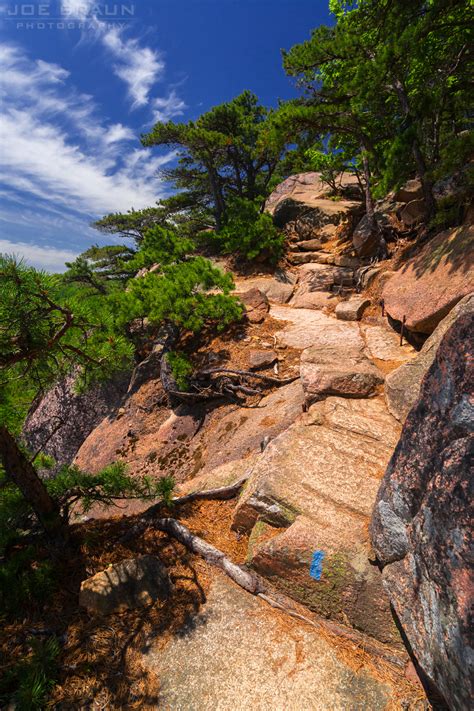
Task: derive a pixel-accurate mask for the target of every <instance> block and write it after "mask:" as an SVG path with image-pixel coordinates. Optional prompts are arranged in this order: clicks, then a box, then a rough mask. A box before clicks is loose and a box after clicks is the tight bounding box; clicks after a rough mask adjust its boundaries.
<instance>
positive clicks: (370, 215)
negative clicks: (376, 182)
mask: <svg viewBox="0 0 474 711" xmlns="http://www.w3.org/2000/svg"><path fill="white" fill-rule="evenodd" d="M361 149H362V165H363V167H364V195H365V211H366V215H367V222H368V223H369V227H370V229H371V230H373V231H374V232H376V231H377V222H376V220H375V209H374V199H373V197H372V189H371V185H370V166H369V159H368V157H367V150H366V148H365V146H361Z"/></svg>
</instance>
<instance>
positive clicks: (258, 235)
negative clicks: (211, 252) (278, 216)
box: [215, 198, 285, 262]
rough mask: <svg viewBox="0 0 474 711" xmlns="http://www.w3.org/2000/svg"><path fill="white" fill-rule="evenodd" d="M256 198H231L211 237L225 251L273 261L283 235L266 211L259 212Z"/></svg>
mask: <svg viewBox="0 0 474 711" xmlns="http://www.w3.org/2000/svg"><path fill="white" fill-rule="evenodd" d="M260 204H261V201H260V200H247V199H244V198H238V199H235V200H234V201H233V203H232V205H231V206H230V208H229V210H228V212H227V215H226V219H225V223H224V226H223V227H222V228H221V230H220V231H219V232H218V233H217V234H216V236H215V240H216V242H217V244H218V246H219V248H220V250H221V251H222V252H224V253H225V254H236V255H238V256H240V257H244V259H248V260H250V261H251V260H253V259H256V258H257V257H260V256H266V257H267V258H268V259H269V261H271V262H277V261H278V259H279V258H280V257H281V255H282V253H283V246H284V242H285V238H284V236H283V234H282V233H281V232H279V230H277V228H276V227H275V225H274V224H273V220H272V218H271V216H270V215H268V214H267V213H265V212H261V209H260Z"/></svg>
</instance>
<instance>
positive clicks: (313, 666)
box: [145, 576, 393, 711]
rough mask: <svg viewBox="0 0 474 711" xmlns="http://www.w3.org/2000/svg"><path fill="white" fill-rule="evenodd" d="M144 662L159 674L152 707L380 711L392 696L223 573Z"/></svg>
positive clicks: (315, 634) (313, 632) (326, 644)
mask: <svg viewBox="0 0 474 711" xmlns="http://www.w3.org/2000/svg"><path fill="white" fill-rule="evenodd" d="M158 641H159V640H158ZM145 664H146V666H147V667H148V668H149V669H150V670H152V671H153V672H155V673H156V674H157V675H158V677H159V679H160V698H159V702H160V703H159V707H160V708H163V709H176V711H178V710H179V709H182V710H183V711H184V710H185V709H186V711H204V709H216V710H218V709H219V710H222V711H225V710H227V709H235V710H236V711H247V710H248V709H254V711H268V709H275V710H277V709H291V710H292V711H307V710H308V709H313V710H314V711H326V710H327V709H334V710H336V709H341V710H342V709H351V711H365V709H371V711H383V710H384V709H386V708H387V704H388V703H389V700H390V698H391V696H392V694H393V689H392V688H390V686H387V684H385V683H382V682H380V681H378V680H377V679H376V677H375V676H374V675H373V673H372V672H371V670H370V668H369V667H364V666H362V668H361V665H360V660H358V663H357V665H356V666H353V665H352V664H351V659H350V656H349V657H347V656H346V657H344V658H341V656H340V655H338V652H337V649H336V647H335V646H334V645H333V644H332V643H331V642H330V641H328V640H326V639H325V638H324V637H322V636H321V635H320V634H319V633H318V631H317V630H316V629H313V628H311V627H310V626H308V625H303V624H301V623H299V622H297V621H295V620H291V619H290V618H288V617H282V615H281V614H280V613H278V612H276V611H275V610H272V609H271V608H270V607H269V606H268V605H266V604H265V603H264V602H262V601H261V600H259V599H258V598H255V597H253V596H251V595H249V594H248V593H245V592H244V591H243V590H241V589H240V588H238V587H237V586H235V585H234V584H233V583H232V582H230V581H229V580H228V579H226V578H224V577H223V576H218V577H216V578H215V580H214V582H213V583H212V587H211V590H210V592H209V594H208V596H207V602H206V604H205V606H204V607H203V608H201V610H200V611H199V613H198V614H197V615H196V616H195V617H194V618H193V619H191V620H190V624H189V626H188V627H185V628H183V629H182V630H181V631H180V634H178V635H176V636H175V637H174V638H173V639H172V640H171V642H170V643H169V644H168V645H167V646H166V647H165V648H163V645H160V644H156V645H152V646H151V649H150V650H149V651H147V652H146V657H145ZM355 669H357V671H355Z"/></svg>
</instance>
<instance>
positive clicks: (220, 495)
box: [119, 468, 253, 543]
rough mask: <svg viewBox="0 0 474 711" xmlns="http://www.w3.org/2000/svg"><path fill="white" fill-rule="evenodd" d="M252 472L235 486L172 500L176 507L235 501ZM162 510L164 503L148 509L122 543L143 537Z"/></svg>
mask: <svg viewBox="0 0 474 711" xmlns="http://www.w3.org/2000/svg"><path fill="white" fill-rule="evenodd" d="M252 471H253V468H252V469H250V471H249V472H248V473H247V474H246V475H245V476H244V477H242V478H241V479H239V481H237V482H235V484H231V485H230V486H222V487H220V488H218V489H208V490H207V491H206V490H205V491H193V492H191V493H190V494H185V495H184V496H178V497H176V498H175V499H172V504H173V505H174V506H182V505H183V504H188V503H189V502H190V501H197V500H207V501H212V500H215V501H227V500H229V499H233V498H235V497H236V496H237V495H238V494H239V492H240V490H241V489H242V487H243V485H244V484H245V482H246V481H247V479H248V478H249V476H250V474H251V473H252ZM162 509H163V502H162V501H160V502H159V503H158V504H153V506H150V507H149V508H147V509H146V511H144V512H143V513H142V515H141V516H140V518H139V519H138V521H136V522H135V523H134V524H133V525H132V526H131V527H130V528H129V529H128V531H127V533H125V534H124V535H123V536H121V537H120V539H119V540H120V543H126V542H127V541H130V540H132V538H135V537H136V536H139V535H141V534H142V533H143V531H144V530H145V529H146V528H147V527H148V526H150V525H154V520H153V519H154V517H155V516H156V515H159V514H160V513H161V512H162Z"/></svg>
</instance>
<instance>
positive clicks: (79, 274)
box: [63, 244, 135, 295]
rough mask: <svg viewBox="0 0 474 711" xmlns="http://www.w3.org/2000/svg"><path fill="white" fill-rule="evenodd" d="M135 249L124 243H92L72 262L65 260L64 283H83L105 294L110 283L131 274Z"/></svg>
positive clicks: (118, 281)
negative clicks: (101, 245)
mask: <svg viewBox="0 0 474 711" xmlns="http://www.w3.org/2000/svg"><path fill="white" fill-rule="evenodd" d="M134 254H135V251H134V250H133V249H130V247H126V246H124V245H117V244H115V245H106V246H104V247H99V245H93V246H92V247H89V249H87V250H86V251H85V252H83V253H82V254H80V255H79V256H78V257H77V258H76V259H75V260H74V262H66V266H67V267H68V270H67V272H66V273H65V274H64V276H63V280H64V282H65V283H66V284H71V283H77V284H84V285H85V286H88V287H90V288H92V289H93V290H94V291H96V292H98V293H99V294H102V295H104V294H107V292H108V290H109V289H108V288H109V286H110V285H113V284H116V283H120V282H122V281H123V280H124V279H127V278H128V277H130V276H132V274H133V267H131V266H130V264H131V260H132V259H133V256H134Z"/></svg>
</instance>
